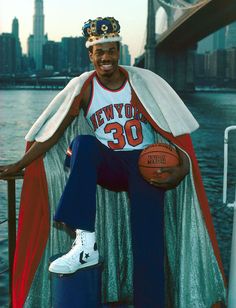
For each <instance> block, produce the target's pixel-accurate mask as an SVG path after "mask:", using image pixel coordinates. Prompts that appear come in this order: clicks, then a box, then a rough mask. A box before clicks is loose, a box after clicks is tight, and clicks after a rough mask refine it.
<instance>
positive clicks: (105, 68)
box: [100, 64, 113, 71]
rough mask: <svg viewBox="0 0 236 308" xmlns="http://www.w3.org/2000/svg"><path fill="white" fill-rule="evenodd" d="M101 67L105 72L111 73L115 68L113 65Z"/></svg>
mask: <svg viewBox="0 0 236 308" xmlns="http://www.w3.org/2000/svg"><path fill="white" fill-rule="evenodd" d="M100 67H101V69H102V70H103V71H110V70H111V69H112V68H113V65H112V64H102V65H101V66H100Z"/></svg>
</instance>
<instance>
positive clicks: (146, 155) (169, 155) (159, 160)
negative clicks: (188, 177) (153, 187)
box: [138, 143, 179, 181]
mask: <svg viewBox="0 0 236 308" xmlns="http://www.w3.org/2000/svg"><path fill="white" fill-rule="evenodd" d="M178 165H179V155H178V153H177V151H176V149H175V148H174V147H172V146H170V145H168V144H165V143H156V144H151V145H149V146H148V147H147V148H145V149H144V150H143V151H142V152H141V154H140V156H139V161H138V166H139V170H140V173H141V175H142V176H143V178H144V179H145V180H147V181H149V180H150V179H154V178H161V179H165V178H166V177H168V173H167V172H166V173H161V174H160V175H158V174H157V170H158V169H159V168H162V167H175V166H178Z"/></svg>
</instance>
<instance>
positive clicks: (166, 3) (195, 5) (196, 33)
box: [135, 0, 236, 91]
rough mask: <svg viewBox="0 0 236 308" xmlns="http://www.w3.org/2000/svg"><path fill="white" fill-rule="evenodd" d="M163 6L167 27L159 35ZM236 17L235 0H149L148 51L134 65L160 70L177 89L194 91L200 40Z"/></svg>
mask: <svg viewBox="0 0 236 308" xmlns="http://www.w3.org/2000/svg"><path fill="white" fill-rule="evenodd" d="M160 8H162V9H163V10H164V11H165V12H166V15H167V26H168V27H167V29H166V31H164V32H163V33H162V34H161V35H159V36H158V37H157V35H156V33H155V20H156V13H157V11H158V10H159V9H160ZM177 12H178V14H179V16H178V18H176V15H177ZM235 20H236V1H235V0H224V1H222V0H197V1H196V0H188V1H184V0H148V17H147V40H146V45H145V52H144V54H142V55H141V56H140V57H139V58H138V59H137V60H136V62H135V65H136V66H139V67H145V68H147V69H150V70H152V71H154V72H156V73H158V74H159V75H160V76H162V77H163V78H164V79H166V80H167V81H168V82H169V83H170V84H171V85H172V86H173V87H174V88H175V89H176V90H177V91H191V90H193V89H194V67H193V66H194V55H195V53H196V48H197V42H198V41H199V40H201V39H203V38H204V37H206V36H208V35H209V34H211V33H213V32H215V31H217V30H218V29H220V28H222V27H223V26H226V25H228V24H230V23H232V22H233V21H235Z"/></svg>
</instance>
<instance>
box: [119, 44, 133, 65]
mask: <svg viewBox="0 0 236 308" xmlns="http://www.w3.org/2000/svg"><path fill="white" fill-rule="evenodd" d="M120 64H121V65H130V64H131V55H130V53H129V47H128V45H125V44H124V45H123V44H120Z"/></svg>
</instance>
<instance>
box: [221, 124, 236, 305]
mask: <svg viewBox="0 0 236 308" xmlns="http://www.w3.org/2000/svg"><path fill="white" fill-rule="evenodd" d="M233 130H236V125H232V126H229V127H227V128H226V129H225V133H224V176H223V203H224V204H225V205H227V207H229V208H233V209H234V218H233V231H232V241H231V257H230V273H229V287H228V306H227V307H228V308H234V307H236V292H235V290H236V185H235V198H234V201H233V202H228V196H227V189H228V165H229V155H228V144H229V133H230V132H231V131H233Z"/></svg>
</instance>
